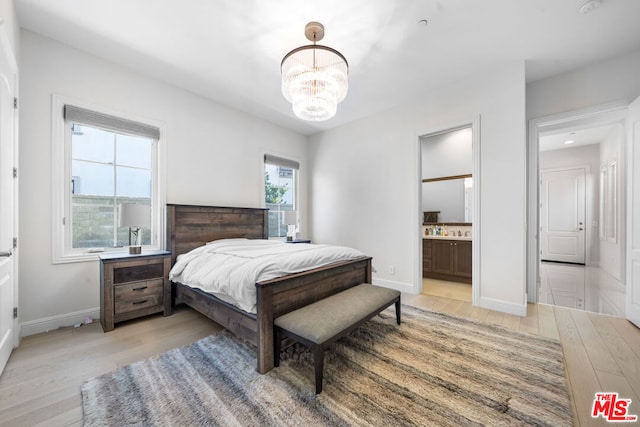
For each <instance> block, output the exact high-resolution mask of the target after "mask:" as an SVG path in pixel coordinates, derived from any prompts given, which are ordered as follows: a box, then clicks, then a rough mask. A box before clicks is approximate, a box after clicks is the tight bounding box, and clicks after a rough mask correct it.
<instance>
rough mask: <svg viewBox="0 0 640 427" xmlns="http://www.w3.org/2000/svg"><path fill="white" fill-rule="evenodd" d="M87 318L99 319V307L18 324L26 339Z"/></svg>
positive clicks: (81, 321)
mask: <svg viewBox="0 0 640 427" xmlns="http://www.w3.org/2000/svg"><path fill="white" fill-rule="evenodd" d="M87 317H90V318H92V319H100V307H96V308H90V309H88V310H82V311H75V312H73V313H65V314H59V315H57V316H51V317H43V318H42V319H36V320H29V321H27V322H24V323H22V324H20V332H21V333H22V335H21V336H23V337H28V336H29V335H35V334H39V333H41V332H49V331H53V330H56V329H58V328H62V327H65V326H73V325H77V324H78V323H84V321H85V319H86V318H87Z"/></svg>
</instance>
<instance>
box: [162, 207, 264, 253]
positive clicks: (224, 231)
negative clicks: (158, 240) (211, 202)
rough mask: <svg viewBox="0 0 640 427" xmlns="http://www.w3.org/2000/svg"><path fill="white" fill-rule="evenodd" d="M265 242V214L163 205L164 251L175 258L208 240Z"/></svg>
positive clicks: (255, 210)
mask: <svg viewBox="0 0 640 427" xmlns="http://www.w3.org/2000/svg"><path fill="white" fill-rule="evenodd" d="M237 237H244V238H247V239H267V238H269V210H268V209H264V208H230V207H219V206H193V205H173V204H169V205H167V250H169V251H171V265H173V264H175V261H176V257H177V256H178V255H180V254H183V253H186V252H189V251H190V250H192V249H195V248H197V247H199V246H202V245H204V244H206V243H207V242H211V241H212V240H219V239H231V238H237Z"/></svg>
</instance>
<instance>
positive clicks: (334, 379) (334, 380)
mask: <svg viewBox="0 0 640 427" xmlns="http://www.w3.org/2000/svg"><path fill="white" fill-rule="evenodd" d="M282 357H283V359H284V360H283V361H282V362H281V365H280V367H279V368H275V369H273V370H272V371H270V372H269V373H268V374H266V375H260V374H258V373H257V372H256V370H255V366H256V359H255V348H254V347H252V346H251V345H250V344H246V343H244V342H243V341H240V340H238V339H237V338H234V336H233V335H231V334H229V333H227V332H221V333H218V334H215V335H212V336H209V337H207V338H204V339H202V340H200V341H197V342H195V343H193V344H192V345H190V346H186V347H182V348H177V349H174V350H171V351H169V352H167V353H164V354H162V355H160V356H156V357H153V358H151V359H147V360H144V361H141V362H137V363H134V364H132V365H129V366H126V367H123V368H121V369H119V370H117V371H115V372H112V373H109V374H105V375H102V376H100V377H97V378H94V379H92V380H89V381H87V382H86V383H84V384H83V386H82V401H83V410H84V423H85V425H86V426H112V425H113V426H121V425H139V426H150V425H162V426H164V425H176V426H178V425H179V426H188V425H203V426H205V425H206V426H208V425H223V426H226V425H230V426H231V425H236V426H280V425H282V426H325V425H326V426H340V425H345V426H346V425H349V426H351V425H358V426H360V425H371V426H385V425H386V426H398V425H417V426H429V425H437V426H440V425H443V426H446V425H451V426H466V425H490V426H499V425H509V426H510V425H549V426H563V425H567V426H569V425H571V424H572V415H571V409H570V403H569V398H568V392H567V384H566V379H565V372H564V364H563V356H562V349H561V347H560V344H559V343H558V342H557V341H555V340H550V339H546V338H541V337H538V336H532V335H527V334H522V333H518V332H514V331H511V330H508V329H504V328H501V327H498V326H493V325H488V324H484V323H478V322H473V321H469V320H465V319H460V318H456V317H453V316H449V315H445V314H439V313H435V312H430V311H426V310H422V309H417V308H413V307H409V306H403V324H402V325H401V326H397V325H396V324H395V315H394V312H393V310H386V311H384V312H383V313H382V314H381V315H380V316H377V317H375V318H374V319H372V320H371V321H369V322H367V323H366V324H365V325H363V326H362V327H361V328H359V329H357V330H356V331H354V332H353V333H352V334H350V335H349V336H347V337H345V338H343V339H342V340H340V341H338V342H337V343H336V344H335V345H334V346H332V347H331V348H330V349H329V350H327V352H326V355H325V375H324V391H323V392H322V394H320V395H317V396H316V395H315V393H314V382H313V378H314V377H313V357H312V355H311V354H310V353H309V352H308V351H306V349H304V348H302V347H297V346H296V347H293V348H289V349H287V350H286V351H285V352H284V354H283V356H282Z"/></svg>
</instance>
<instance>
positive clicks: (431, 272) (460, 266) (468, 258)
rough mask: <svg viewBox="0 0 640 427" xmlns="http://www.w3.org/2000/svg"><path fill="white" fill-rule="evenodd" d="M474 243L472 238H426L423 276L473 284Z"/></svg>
mask: <svg viewBox="0 0 640 427" xmlns="http://www.w3.org/2000/svg"><path fill="white" fill-rule="evenodd" d="M471 273H472V242H471V238H470V237H458V236H431V235H430V236H424V237H423V238H422V276H423V277H427V278H432V279H440V280H449V281H452V282H460V283H469V284H471Z"/></svg>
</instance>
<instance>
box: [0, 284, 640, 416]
mask: <svg viewBox="0 0 640 427" xmlns="http://www.w3.org/2000/svg"><path fill="white" fill-rule="evenodd" d="M403 303H406V304H411V305H415V306H419V307H424V308H429V309H431V310H435V311H440V312H444V313H449V314H453V315H457V316H461V317H466V318H471V319H475V320H478V321H482V322H488V323H494V324H498V325H502V326H504V327H507V328H512V329H515V330H519V331H522V332H527V333H532V334H537V335H542V336H546V337H550V338H555V339H559V340H560V341H561V343H562V347H563V351H564V354H565V361H566V369H567V377H568V381H569V386H570V393H571V398H572V404H573V411H574V420H575V425H578V426H591V425H607V423H606V422H605V421H604V420H603V419H602V418H599V419H596V420H594V419H592V418H591V415H590V414H591V406H592V403H593V398H594V394H595V393H596V392H601V391H615V392H618V393H619V394H620V396H621V397H624V398H627V399H632V404H631V410H630V413H632V414H636V415H640V330H639V329H638V328H636V327H635V326H633V325H632V324H631V323H629V322H628V321H626V320H624V319H620V318H615V317H609V316H605V315H599V314H592V313H585V312H582V311H576V310H571V309H566V308H561V307H552V306H547V305H536V304H532V305H529V307H528V310H527V317H518V316H512V315H509V314H503V313H498V312H494V311H489V310H485V309H481V308H478V307H473V306H472V305H471V304H470V303H469V302H466V301H460V300H455V299H450V298H444V297H439V296H432V295H424V294H421V295H403ZM220 329H221V328H220V326H218V325H217V324H216V323H214V322H212V321H210V320H209V319H206V318H205V317H203V316H201V315H200V314H198V313H196V312H194V311H192V310H191V309H188V308H179V309H178V310H176V312H175V314H174V315H173V316H170V317H162V316H159V315H158V316H150V317H147V318H144V319H138V320H134V321H131V322H127V323H124V324H121V325H118V326H117V327H116V329H115V330H113V331H111V332H109V333H106V334H105V333H103V332H102V328H101V327H100V325H99V323H97V322H96V323H92V324H90V325H84V326H82V327H80V328H64V329H60V330H57V331H53V332H48V333H44V334H38V335H34V336H30V337H26V338H24V339H23V340H22V343H21V344H20V347H18V348H17V349H16V350H14V352H13V354H12V355H11V358H10V359H9V363H8V364H7V367H6V368H5V371H4V373H3V374H2V376H1V377H0V425H2V426H4V425H7V426H34V425H42V426H45V425H46V426H67V425H73V426H76V425H77V426H79V425H82V407H81V403H82V402H81V397H80V386H81V385H82V383H83V382H84V381H85V380H87V379H89V378H92V377H95V376H97V375H100V374H102V373H105V372H109V371H112V370H114V369H116V368H118V367H120V366H123V365H127V364H130V363H133V362H135V361H137V360H141V359H144V358H147V357H149V356H152V355H154V354H158V353H162V352H164V351H167V350H169V349H171V348H175V347H178V346H182V345H187V344H189V343H191V342H193V341H195V340H198V339H200V338H203V337H205V336H207V335H209V334H211V333H214V332H216V331H218V330H220ZM514 363H517V361H514Z"/></svg>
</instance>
